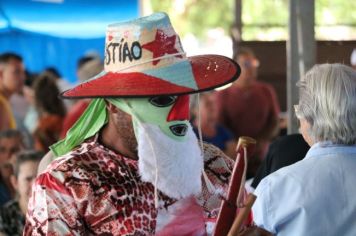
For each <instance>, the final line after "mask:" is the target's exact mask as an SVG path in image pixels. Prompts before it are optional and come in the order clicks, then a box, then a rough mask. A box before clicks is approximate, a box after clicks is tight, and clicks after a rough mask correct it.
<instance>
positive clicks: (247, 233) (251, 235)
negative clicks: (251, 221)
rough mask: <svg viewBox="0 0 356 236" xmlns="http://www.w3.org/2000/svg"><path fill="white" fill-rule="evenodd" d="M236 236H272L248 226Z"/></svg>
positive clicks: (265, 231) (258, 228)
mask: <svg viewBox="0 0 356 236" xmlns="http://www.w3.org/2000/svg"><path fill="white" fill-rule="evenodd" d="M237 236H273V234H272V233H270V232H268V231H267V230H264V229H262V228H260V227H257V226H249V227H246V228H245V229H243V230H242V231H241V232H239V234H238V235H237Z"/></svg>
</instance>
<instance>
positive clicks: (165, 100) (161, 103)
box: [148, 96, 177, 107]
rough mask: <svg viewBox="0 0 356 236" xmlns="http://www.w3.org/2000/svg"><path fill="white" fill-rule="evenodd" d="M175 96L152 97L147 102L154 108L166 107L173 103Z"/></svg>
mask: <svg viewBox="0 0 356 236" xmlns="http://www.w3.org/2000/svg"><path fill="white" fill-rule="evenodd" d="M176 100H177V96H157V97H152V98H150V99H149V100H148V101H149V102H150V103H151V104H152V105H153V106H156V107H168V106H170V105H172V104H173V103H175V101H176Z"/></svg>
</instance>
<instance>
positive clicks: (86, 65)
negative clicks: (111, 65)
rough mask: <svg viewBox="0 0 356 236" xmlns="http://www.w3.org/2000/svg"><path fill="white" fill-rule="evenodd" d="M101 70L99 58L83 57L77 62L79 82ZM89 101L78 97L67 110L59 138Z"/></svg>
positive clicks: (64, 133) (101, 65) (81, 112)
mask: <svg viewBox="0 0 356 236" xmlns="http://www.w3.org/2000/svg"><path fill="white" fill-rule="evenodd" d="M102 70H103V63H102V62H101V61H100V59H99V58H96V57H83V58H81V59H80V60H79V62H78V69H77V76H78V79H79V81H80V82H84V81H86V80H87V79H89V78H91V77H94V76H95V75H97V74H99V73H100V72H101V71H102ZM89 103H90V99H80V100H78V101H77V102H75V103H74V105H73V106H72V107H71V108H70V109H69V110H68V113H67V115H66V117H65V119H64V121H63V127H62V130H61V135H60V137H61V138H64V137H65V135H66V133H67V131H68V130H69V129H70V128H71V127H72V126H73V124H74V123H75V122H76V121H77V120H78V119H79V117H80V116H81V115H82V114H83V112H84V111H85V109H86V108H87V107H88V105H89Z"/></svg>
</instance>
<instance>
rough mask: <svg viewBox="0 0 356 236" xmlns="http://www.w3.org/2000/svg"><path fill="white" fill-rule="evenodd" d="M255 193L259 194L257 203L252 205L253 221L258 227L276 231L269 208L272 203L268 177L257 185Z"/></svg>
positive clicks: (272, 231)
mask: <svg viewBox="0 0 356 236" xmlns="http://www.w3.org/2000/svg"><path fill="white" fill-rule="evenodd" d="M254 194H255V195H256V196H257V199H256V201H255V203H254V204H253V206H252V213H253V221H254V222H255V224H256V225H257V226H258V227H261V228H264V229H265V230H267V231H269V232H271V233H276V231H275V229H274V228H273V227H272V225H271V224H270V221H269V220H270V218H269V217H270V216H271V215H270V212H269V209H268V206H269V203H270V188H269V181H268V179H263V180H262V181H261V182H260V184H259V185H258V186H257V189H256V190H255V192H254Z"/></svg>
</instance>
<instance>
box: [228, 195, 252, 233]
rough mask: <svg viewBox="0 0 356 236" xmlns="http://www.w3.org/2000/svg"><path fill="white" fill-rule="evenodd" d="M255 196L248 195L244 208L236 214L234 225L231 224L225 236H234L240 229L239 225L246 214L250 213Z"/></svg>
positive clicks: (243, 220)
mask: <svg viewBox="0 0 356 236" xmlns="http://www.w3.org/2000/svg"><path fill="white" fill-rule="evenodd" d="M256 198H257V197H256V196H255V195H253V194H252V193H250V194H249V195H248V196H247V199H246V202H245V206H244V207H243V208H241V209H240V210H239V213H238V214H237V216H236V218H235V220H234V223H233V224H232V227H231V229H230V231H229V233H228V235H227V236H236V235H237V234H238V232H239V230H240V228H241V225H242V224H243V223H244V222H245V220H246V218H247V216H248V214H249V213H250V211H251V208H252V205H253V203H254V202H255V200H256Z"/></svg>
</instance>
